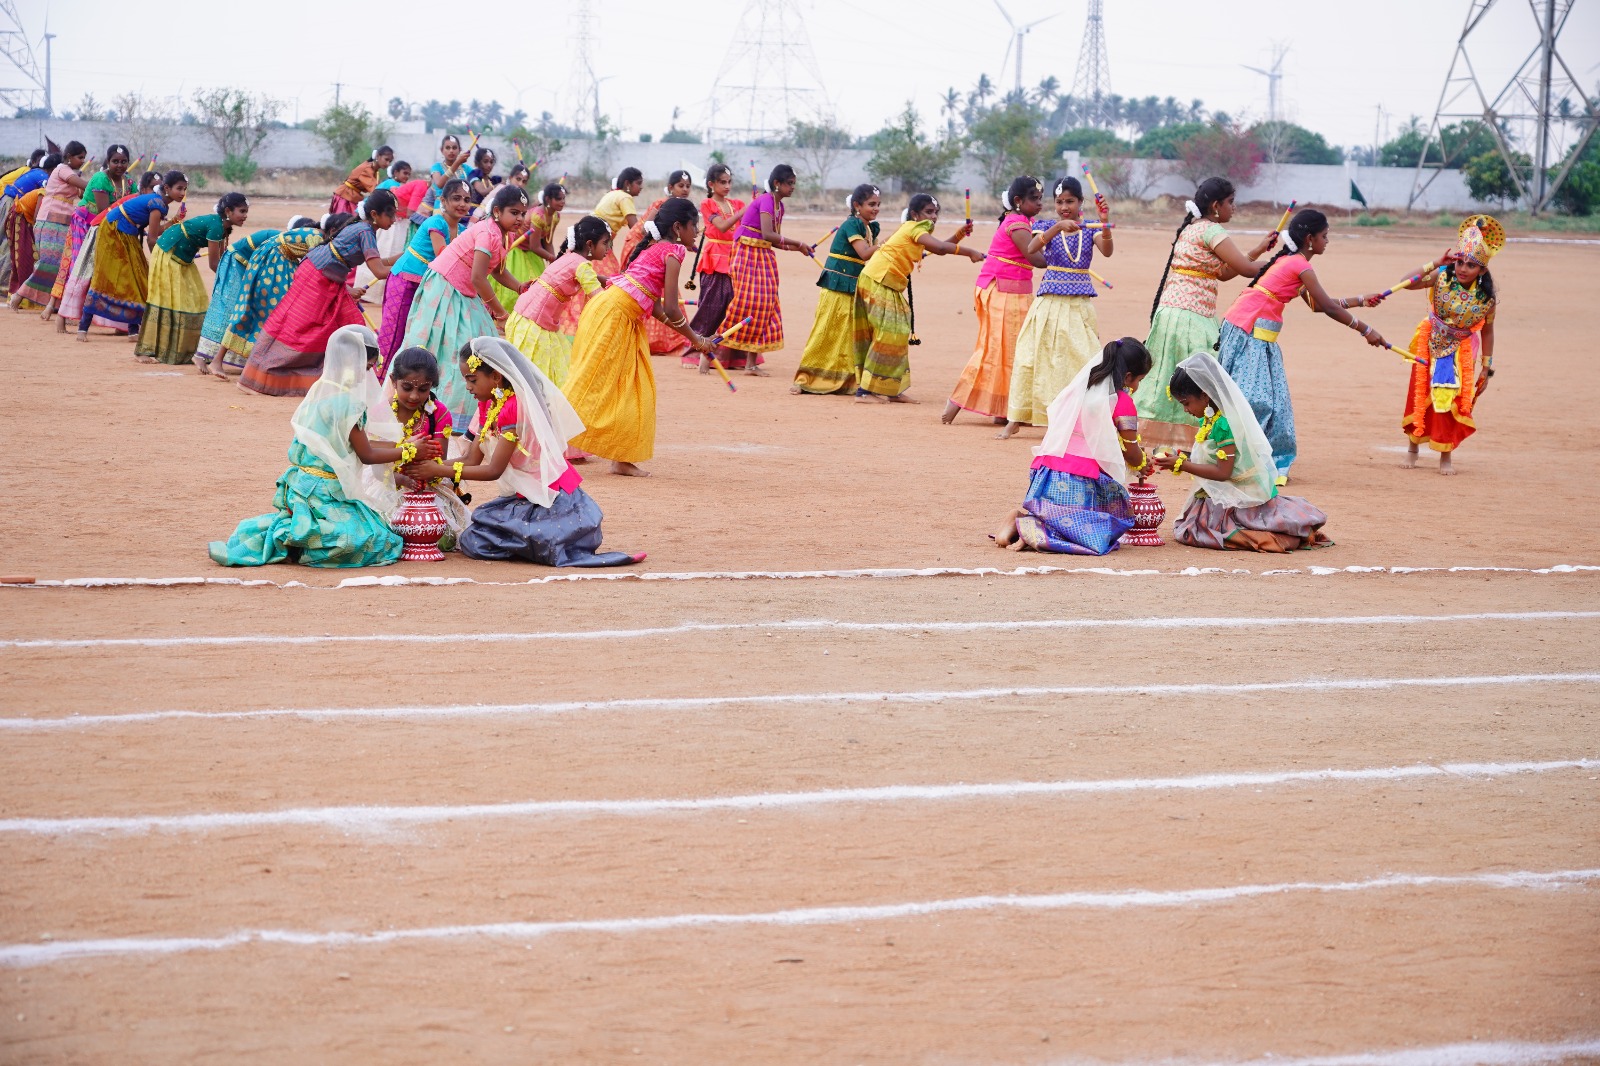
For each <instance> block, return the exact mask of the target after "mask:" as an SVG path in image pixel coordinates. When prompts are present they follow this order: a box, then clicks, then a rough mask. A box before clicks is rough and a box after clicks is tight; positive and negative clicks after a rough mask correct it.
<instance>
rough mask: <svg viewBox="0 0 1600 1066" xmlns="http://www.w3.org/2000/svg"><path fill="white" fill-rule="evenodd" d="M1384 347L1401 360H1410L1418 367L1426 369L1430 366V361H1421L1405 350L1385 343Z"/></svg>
mask: <svg viewBox="0 0 1600 1066" xmlns="http://www.w3.org/2000/svg"><path fill="white" fill-rule="evenodd" d="M1383 346H1384V347H1385V348H1387V349H1389V350H1390V351H1391V352H1393V353H1394V354H1395V355H1398V356H1399V357H1400V358H1402V359H1409V360H1410V361H1411V362H1413V363H1416V364H1417V365H1418V366H1423V367H1425V366H1427V365H1428V361H1427V360H1426V359H1419V358H1418V357H1417V356H1415V355H1412V354H1411V352H1410V351H1408V350H1407V349H1405V348H1396V347H1395V346H1394V345H1392V344H1389V343H1388V342H1385V343H1384V345H1383Z"/></svg>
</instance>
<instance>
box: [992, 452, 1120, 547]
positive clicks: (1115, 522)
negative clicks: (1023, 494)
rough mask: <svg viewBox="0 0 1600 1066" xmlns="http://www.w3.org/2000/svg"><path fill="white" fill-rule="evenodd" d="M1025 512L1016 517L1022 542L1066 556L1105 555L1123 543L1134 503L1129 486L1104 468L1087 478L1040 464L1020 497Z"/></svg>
mask: <svg viewBox="0 0 1600 1066" xmlns="http://www.w3.org/2000/svg"><path fill="white" fill-rule="evenodd" d="M1022 509H1023V510H1024V511H1026V512H1027V513H1026V514H1024V515H1023V516H1022V517H1020V518H1018V519H1017V533H1018V535H1019V536H1021V538H1022V543H1023V544H1025V545H1027V546H1028V547H1030V548H1032V549H1033V550H1034V551H1040V552H1057V553H1060V554H1063V555H1105V554H1106V553H1107V552H1113V551H1116V550H1117V549H1118V548H1120V547H1121V546H1122V544H1121V541H1122V536H1123V534H1125V533H1127V532H1128V530H1130V529H1132V528H1133V503H1132V501H1131V500H1130V499H1129V498H1128V490H1127V489H1126V488H1124V487H1123V485H1122V483H1121V482H1119V481H1118V480H1117V479H1116V478H1114V477H1112V476H1111V475H1109V474H1107V473H1105V472H1104V471H1102V472H1101V473H1100V475H1099V477H1095V478H1087V477H1084V476H1082V475H1081V474H1069V473H1067V472H1066V471H1063V470H1051V469H1050V468H1049V467H1043V466H1041V467H1039V468H1037V469H1036V470H1034V471H1033V475H1032V479H1031V480H1030V481H1029V483H1028V496H1027V498H1026V499H1025V500H1023V501H1022Z"/></svg>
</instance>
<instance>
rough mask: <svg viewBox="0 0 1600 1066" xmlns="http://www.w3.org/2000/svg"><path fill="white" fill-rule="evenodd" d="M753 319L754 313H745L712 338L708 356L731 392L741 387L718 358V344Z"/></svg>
mask: <svg viewBox="0 0 1600 1066" xmlns="http://www.w3.org/2000/svg"><path fill="white" fill-rule="evenodd" d="M753 321H755V316H754V315H745V316H744V317H743V318H741V319H740V320H739V321H737V322H735V323H734V324H733V325H731V326H729V327H728V328H727V329H725V330H723V331H722V332H721V333H719V334H717V335H716V336H715V337H712V338H711V351H710V352H708V353H706V358H707V359H710V360H711V365H712V366H714V367H716V368H717V374H718V375H719V376H721V378H722V383H723V384H724V385H726V386H728V391H729V392H738V391H739V389H738V386H736V385H734V383H733V379H732V378H730V377H729V376H728V371H727V370H726V369H725V368H724V367H723V365H722V360H720V359H718V358H717V356H716V350H717V346H718V345H720V344H721V343H722V342H723V341H724V340H726V339H727V338H728V337H730V336H732V335H733V334H735V333H737V332H739V331H740V330H741V329H743V328H744V327H746V326H748V325H749V324H750V323H751V322H753Z"/></svg>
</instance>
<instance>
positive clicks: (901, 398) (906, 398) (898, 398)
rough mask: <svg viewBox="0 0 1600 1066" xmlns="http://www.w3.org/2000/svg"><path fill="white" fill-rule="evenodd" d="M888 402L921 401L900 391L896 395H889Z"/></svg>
mask: <svg viewBox="0 0 1600 1066" xmlns="http://www.w3.org/2000/svg"><path fill="white" fill-rule="evenodd" d="M889 402H890V403H921V402H922V401H921V400H913V399H912V398H911V397H909V396H907V395H906V394H905V393H903V392H902V393H900V394H899V395H898V396H891V397H889Z"/></svg>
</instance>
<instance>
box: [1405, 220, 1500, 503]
mask: <svg viewBox="0 0 1600 1066" xmlns="http://www.w3.org/2000/svg"><path fill="white" fill-rule="evenodd" d="M1505 240H1506V235H1505V230H1503V229H1501V227H1500V223H1499V222H1497V221H1495V220H1494V219H1493V218H1490V217H1489V216H1488V215H1473V216H1472V217H1470V218H1468V219H1467V220H1466V221H1465V222H1463V223H1461V230H1460V235H1459V239H1458V241H1457V244H1456V247H1455V250H1454V251H1453V252H1450V253H1448V254H1446V255H1445V256H1443V257H1442V258H1440V259H1436V260H1432V261H1430V262H1429V263H1427V264H1425V266H1424V269H1423V270H1422V272H1421V274H1420V275H1419V276H1418V277H1416V278H1414V279H1412V280H1410V281H1407V282H1405V283H1404V284H1401V285H1397V286H1395V288H1396V289H1397V290H1398V289H1422V290H1424V291H1425V292H1427V294H1428V317H1427V318H1424V319H1423V320H1422V321H1421V322H1419V323H1418V324H1417V329H1416V332H1414V333H1413V334H1412V335H1411V346H1410V350H1411V354H1412V355H1414V356H1416V357H1417V358H1419V359H1421V360H1423V363H1424V364H1425V365H1418V364H1416V363H1413V364H1412V365H1411V381H1410V387H1409V388H1408V389H1407V390H1406V408H1405V417H1404V418H1402V419H1401V420H1400V427H1401V428H1402V429H1403V430H1405V434H1406V441H1407V447H1406V461H1405V465H1406V467H1407V468H1411V467H1414V466H1416V465H1417V455H1418V451H1419V449H1420V447H1421V446H1422V445H1423V444H1426V445H1427V446H1428V447H1430V448H1432V449H1433V450H1434V451H1436V452H1438V453H1439V473H1441V474H1444V475H1447V476H1448V475H1451V474H1454V473H1455V472H1456V471H1455V467H1454V466H1453V465H1452V464H1451V462H1450V458H1451V454H1452V453H1453V452H1454V451H1455V450H1456V448H1458V447H1460V445H1461V442H1462V441H1464V440H1466V439H1467V438H1468V437H1470V436H1472V434H1473V432H1474V430H1476V429H1477V424H1476V423H1475V422H1474V421H1473V414H1472V410H1473V407H1474V405H1475V404H1476V403H1477V399H1478V397H1479V396H1482V395H1483V391H1484V390H1485V389H1487V388H1488V387H1489V379H1490V378H1492V377H1494V312H1495V295H1494V278H1493V277H1491V276H1490V275H1489V260H1490V259H1493V258H1494V256H1495V253H1497V252H1499V251H1500V249H1501V248H1503V247H1505ZM1480 356H1481V357H1482V361H1481V362H1480V361H1479V360H1480Z"/></svg>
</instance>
